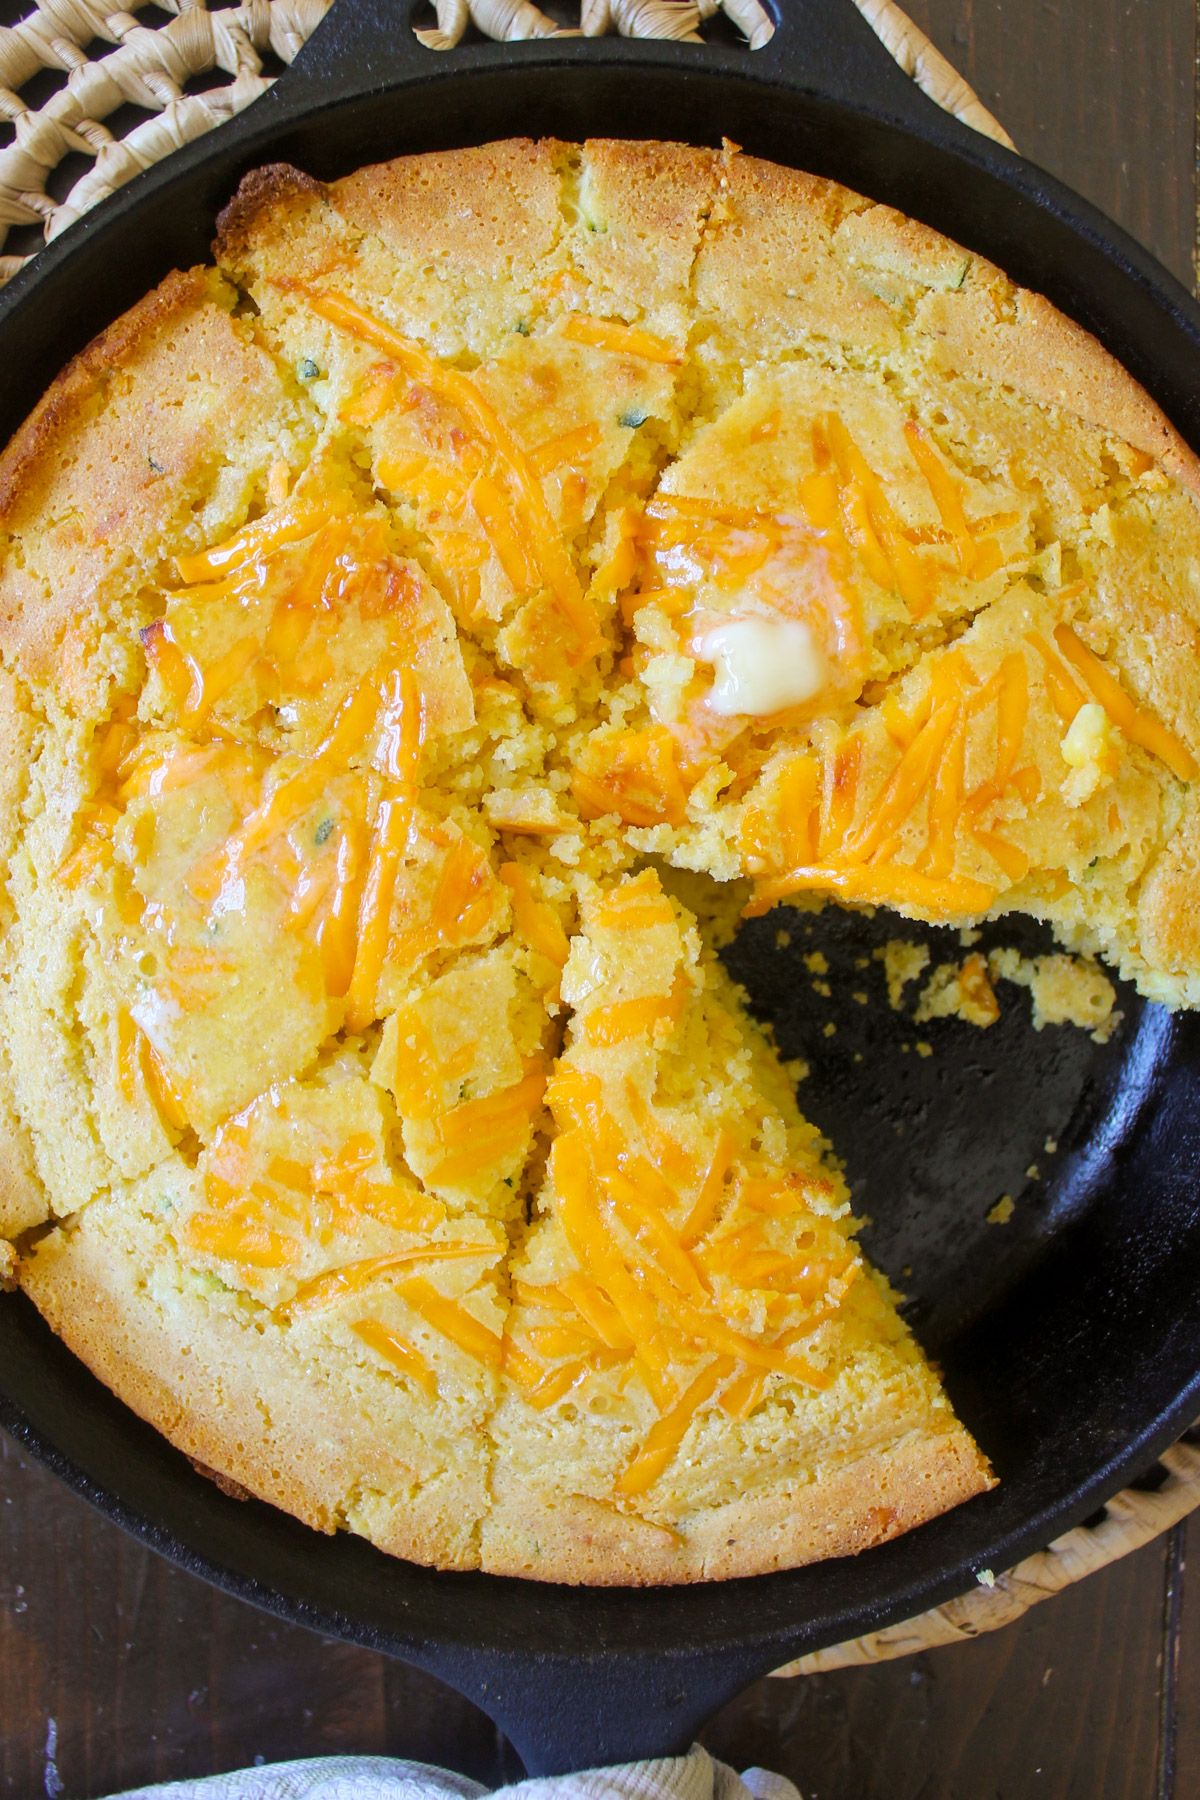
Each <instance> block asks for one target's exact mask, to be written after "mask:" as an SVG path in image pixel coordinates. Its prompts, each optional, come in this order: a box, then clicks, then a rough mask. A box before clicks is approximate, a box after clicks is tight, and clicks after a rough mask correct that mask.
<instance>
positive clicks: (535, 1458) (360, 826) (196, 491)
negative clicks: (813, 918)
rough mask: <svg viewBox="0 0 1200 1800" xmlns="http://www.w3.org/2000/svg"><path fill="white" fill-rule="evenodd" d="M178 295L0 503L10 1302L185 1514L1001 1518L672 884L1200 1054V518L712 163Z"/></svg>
mask: <svg viewBox="0 0 1200 1800" xmlns="http://www.w3.org/2000/svg"><path fill="white" fill-rule="evenodd" d="M216 256H217V267H216V269H214V270H207V271H206V270H194V271H192V272H190V273H188V274H178V275H174V276H172V277H171V278H170V279H169V280H168V281H167V282H166V283H164V284H163V286H162V287H161V288H160V289H158V290H157V291H156V292H155V293H154V294H152V295H150V296H148V297H147V299H146V300H145V301H143V302H142V303H141V305H140V306H138V307H137V308H135V309H134V310H133V312H131V313H130V314H128V315H127V316H126V317H125V318H124V319H122V320H120V321H118V323H117V324H116V325H115V326H113V327H112V328H111V330H110V331H109V332H107V333H106V334H105V335H104V336H103V337H102V338H101V339H99V340H97V342H96V343H95V344H93V345H92V346H90V347H89V349H88V350H87V351H86V352H85V353H84V354H83V355H82V356H81V357H80V358H78V359H77V360H76V362H75V363H73V364H72V365H71V367H70V368H69V369H68V370H67V371H66V372H65V373H64V374H63V375H62V376H61V377H60V378H59V380H58V382H57V383H56V384H55V386H54V387H53V388H52V389H51V391H50V392H49V394H48V395H47V396H46V398H45V399H44V400H43V402H42V404H41V405H40V407H39V408H38V409H37V411H36V412H35V413H34V415H33V416H32V417H31V419H30V420H29V422H28V423H27V424H26V426H25V427H24V428H23V430H22V431H21V432H20V433H19V434H18V436H17V437H16V439H15V440H14V441H13V443H12V444H11V445H10V446H9V448H8V450H7V451H6V452H5V454H4V457H3V459H2V460H0V531H2V532H3V541H2V543H3V563H2V565H0V653H2V655H3V665H4V666H3V671H2V673H0V708H2V709H3V712H4V715H5V720H6V730H5V733H4V738H3V744H4V747H3V751H2V752H0V792H2V794H3V798H4V800H5V802H6V804H5V806H4V807H3V809H2V812H0V818H2V819H3V824H2V825H0V835H2V837H3V871H4V899H3V906H4V920H5V931H4V937H3V951H2V957H0V1238H3V1239H4V1240H6V1242H11V1243H12V1244H13V1245H14V1247H15V1248H14V1250H13V1252H12V1253H11V1254H10V1253H9V1252H8V1251H7V1250H6V1251H5V1255H4V1258H3V1267H4V1268H5V1269H6V1270H7V1269H8V1268H9V1266H10V1264H11V1263H12V1262H13V1260H14V1258H15V1272H16V1276H17V1279H18V1280H19V1282H20V1285H21V1286H22V1287H23V1288H24V1290H25V1291H26V1292H27V1293H28V1294H29V1295H30V1296H31V1297H32V1298H33V1300H34V1301H35V1303H36V1304H37V1305H38V1306H39V1307H40V1308H41V1310H42V1311H43V1313H44V1314H45V1315H46V1317H47V1318H48V1319H49V1320H50V1322H51V1324H52V1325H53V1326H54V1328H55V1329H56V1330H57V1331H58V1332H59V1333H60V1334H61V1335H62V1336H63V1338H64V1339H65V1340H66V1341H67V1343H68V1344H70V1345H71V1346H72V1348H74V1349H75V1350H76V1352H77V1353H78V1354H79V1355H80V1356H81V1357H82V1358H83V1359H84V1360H85V1361H86V1362H87V1363H88V1364H89V1365H90V1366H91V1367H92V1368H93V1369H94V1370H95V1371H96V1372H97V1373H98V1374H99V1375H100V1376H101V1377H102V1378H103V1379H104V1380H105V1381H107V1382H108V1383H109V1385H110V1386H111V1387H112V1388H114V1389H115V1391H116V1392H117V1393H118V1394H120V1395H121V1396H122V1397H123V1398H124V1399H125V1400H126V1401H127V1402H128V1403H129V1404H130V1405H132V1406H133V1407H135V1408H136V1409H137V1410H138V1411H139V1412H140V1413H142V1415H143V1416H144V1417H146V1418H148V1419H150V1420H151V1421H152V1422H153V1423H154V1424H155V1425H156V1426H158V1427H159V1429H160V1430H162V1431H164V1432H165V1433H166V1434H167V1436H168V1437H170V1438H171V1440H172V1441H173V1442H174V1443H176V1444H177V1445H179V1446H180V1447H181V1448H182V1449H184V1450H186V1451H187V1452H188V1454H190V1455H192V1456H193V1457H195V1458H196V1459H197V1460H198V1461H200V1462H202V1463H203V1464H204V1465H205V1466H206V1467H207V1468H209V1469H212V1470H215V1471H216V1472H218V1474H220V1475H221V1476H222V1477H224V1478H228V1479H230V1480H232V1481H235V1482H237V1483H240V1484H241V1485H242V1486H244V1487H245V1488H247V1489H249V1490H250V1491H251V1492H254V1493H256V1494H259V1495H261V1496H262V1497H264V1498H266V1499H269V1500H271V1501H273V1502H274V1503H276V1504H277V1505H279V1506H282V1507H284V1508H286V1509H288V1510H289V1511H291V1512H293V1513H295V1514H296V1515H297V1516H298V1517H300V1518H302V1519H304V1520H306V1521H308V1522H309V1523H310V1524H312V1525H314V1526H315V1527H317V1528H318V1529H321V1530H327V1531H329V1530H336V1529H339V1528H345V1529H350V1530H354V1531H357V1532H360V1533H362V1534H363V1535H365V1536H367V1537H368V1538H370V1539H371V1540H372V1541H373V1542H374V1543H376V1544H378V1545H379V1546H381V1547H382V1548H383V1549H385V1550H387V1551H389V1552H392V1553H394V1554H397V1555H402V1556H407V1557H410V1558H413V1559H415V1560H418V1561H422V1562H426V1563H431V1564H435V1565H437V1566H441V1567H453V1568H484V1569H488V1570H492V1571H495V1572H499V1573H506V1574H515V1575H523V1576H528V1577H533V1578H536V1579H541V1580H547V1581H571V1582H593V1583H622V1582H625V1583H639V1582H671V1581H693V1580H701V1579H718V1578H722V1577H729V1576H735V1575H748V1574H753V1573H756V1572H760V1571H764V1570H768V1569H777V1568H784V1567H789V1566H794V1565H796V1564H798V1563H802V1562H805V1561H810V1560H813V1559H814V1558H818V1557H822V1556H835V1555H844V1554H847V1553H850V1552H854V1551H857V1550H859V1549H862V1548H865V1547H867V1546H868V1545H870V1544H874V1543H878V1542H881V1541H883V1540H884V1539H886V1538H888V1537H891V1536H894V1535H895V1534H896V1533H898V1532H901V1531H904V1530H907V1529H909V1528H910V1527H912V1526H914V1525H918V1524H920V1523H921V1522H922V1521H924V1520H926V1519H929V1518H931V1517H933V1516H935V1515H936V1514H937V1513H939V1512H941V1511H943V1510H944V1509H945V1508H947V1507H950V1506H953V1505H956V1504H958V1503H960V1502H961V1501H964V1500H966V1499H969V1498H970V1497H971V1496H972V1495H975V1494H979V1493H981V1492H982V1491H984V1490H985V1489H986V1488H987V1487H988V1486H989V1485H990V1484H991V1481H992V1476H991V1473H990V1470H989V1467H988V1464H987V1462H986V1459H985V1457H984V1456H983V1455H982V1453H981V1452H980V1451H979V1450H978V1449H977V1447H976V1446H975V1445H974V1443H973V1442H972V1440H971V1438H970V1436H969V1434H968V1433H967V1431H966V1430H965V1429H964V1428H963V1426H962V1425H961V1424H959V1423H958V1421H957V1420H956V1419H955V1417H954V1414H953V1412H952V1410H951V1408H950V1405H949V1402H948V1401H947V1399H946V1397H945V1394H944V1393H943V1391H942V1388H941V1385H940V1382H939V1380H938V1377H937V1375H936V1374H935V1372H934V1371H933V1370H932V1369H931V1367H930V1366H929V1364H928V1363H927V1362H926V1361H925V1359H924V1358H923V1356H922V1354H921V1351H920V1350H919V1348H918V1347H917V1345H916V1343H915V1342H914V1340H913V1338H912V1336H911V1334H910V1333H909V1331H908V1330H907V1328H906V1326H905V1325H904V1324H903V1322H902V1321H901V1319H900V1317H899V1315H898V1313H897V1311H896V1302H895V1296H894V1295H893V1294H892V1293H891V1291H890V1290H889V1288H888V1286H887V1283H886V1282H885V1281H884V1280H883V1279H882V1278H881V1277H880V1276H878V1275H877V1274H876V1273H875V1272H873V1271H872V1270H871V1269H870V1268H869V1267H868V1266H867V1265H866V1263H865V1262H864V1259H863V1257H862V1254H861V1252H860V1251H859V1250H858V1248H857V1246H856V1242H855V1236H854V1231H855V1223H854V1221H853V1219H852V1218H851V1217H850V1214H849V1207H848V1199H847V1194H846V1189H845V1185H844V1183H843V1181H842V1178H841V1176H840V1173H839V1172H838V1169H837V1167H836V1165H835V1163H834V1162H833V1161H832V1159H831V1158H830V1157H829V1155H828V1151H827V1147H826V1146H824V1145H823V1144H822V1143H821V1141H820V1139H819V1138H818V1136H817V1134H816V1132H815V1131H814V1130H813V1128H812V1127H811V1126H809V1125H807V1124H806V1123H805V1122H804V1121H803V1119H802V1118H801V1117H800V1115H799V1113H798V1112H797V1109H796V1104H795V1100H794V1097H793V1094H792V1091H791V1085H790V1083H789V1081H788V1079H787V1077H786V1075H785V1074H784V1072H783V1070H782V1069H781V1068H780V1066H779V1064H778V1062H777V1059H776V1057H775V1054H774V1051H773V1049H772V1048H771V1046H770V1044H769V1042H768V1041H767V1040H766V1039H765V1038H764V1037H763V1036H762V1035H761V1033H760V1032H759V1031H758V1030H757V1028H756V1027H755V1026H754V1025H753V1023H752V1022H751V1021H750V1020H749V1019H748V1018H747V1017H746V1014H745V1010H744V1006H743V1003H742V999H741V997H740V994H739V992H738V990H736V989H735V988H734V987H733V986H732V985H731V984H730V982H729V981H728V979H727V978H726V977H725V975H724V973H723V971H722V969H721V966H720V964H719V963H718V962H717V961H716V960H715V957H714V955H713V953H712V950H711V948H710V947H709V946H708V945H707V944H706V942H705V936H706V932H705V931H702V930H701V928H700V926H699V924H698V923H697V917H696V916H693V914H692V912H690V911H689V910H688V908H687V907H685V906H684V905H682V904H681V902H680V901H679V900H678V899H675V898H672V897H671V894H670V893H669V892H668V891H667V889H668V887H669V886H670V885H671V884H670V883H669V882H666V881H665V879H664V876H665V871H666V869H667V868H668V867H669V866H671V865H673V866H674V867H675V868H676V869H679V870H688V871H691V872H692V875H693V876H694V877H699V878H701V879H702V880H703V881H704V882H706V883H707V884H708V887H709V890H711V891H714V892H715V890H716V888H717V886H718V884H728V883H730V882H732V881H734V880H738V881H741V882H742V883H743V884H744V885H745V891H748V892H749V893H750V901H749V907H748V910H749V911H751V912H757V911H763V910H765V909H766V908H768V907H770V906H772V905H774V904H776V903H778V902H781V901H787V900H789V899H791V898H793V897H796V896H807V895H811V894H816V895H822V896H826V897H830V898H832V899H835V900H837V901H840V902H842V903H844V904H847V905H850V906H853V905H856V904H859V905H860V904H870V905H883V906H885V907H890V908H892V909H894V910H895V911H897V912H899V913H902V914H905V915H906V916H910V917H916V918H921V919H926V920H932V921H935V922H946V923H954V924H958V925H963V926H966V925H970V924H972V923H974V922H978V921H981V920H983V919H987V918H995V917H998V916H1000V915H1002V914H1004V913H1005V912H1009V911H1019V912H1024V913H1027V914H1032V915H1034V916H1036V917H1038V918H1041V919H1044V920H1047V921H1049V922H1050V923H1051V924H1052V925H1053V926H1054V928H1055V930H1056V932H1057V934H1058V936H1059V937H1060V939H1061V941H1062V942H1063V944H1064V945H1065V946H1066V947H1067V948H1070V949H1074V950H1084V951H1087V952H1090V953H1092V954H1099V955H1102V956H1104V957H1105V958H1107V959H1108V960H1109V961H1110V962H1111V963H1112V964H1114V965H1115V966H1116V967H1117V968H1118V969H1119V970H1120V971H1121V972H1122V973H1123V974H1125V975H1126V976H1128V977H1130V978H1131V979H1133V980H1135V981H1136V982H1137V983H1138V985H1139V986H1140V987H1141V989H1142V991H1143V992H1144V993H1146V994H1149V995H1151V996H1152V997H1155V998H1159V999H1163V1000H1166V1001H1167V1002H1168V1003H1169V1004H1172V1005H1190V1004H1194V1003H1196V1001H1197V1000H1198V999H1200V937H1198V936H1197V932H1198V931H1200V925H1198V924H1197V917H1198V912H1197V908H1196V907H1195V905H1194V903H1193V898H1192V896H1193V893H1194V887H1195V877H1196V859H1197V855H1198V854H1200V848H1198V845H1200V838H1198V833H1200V823H1198V809H1197V807H1196V804H1195V801H1194V799H1193V794H1194V791H1195V777H1196V774H1197V767H1198V765H1197V761H1196V758H1197V756H1198V755H1200V732H1198V730H1197V724H1196V720H1197V714H1198V706H1197V700H1198V695H1200V655H1198V644H1197V627H1198V624H1200V596H1198V594H1197V582H1198V580H1200V577H1198V575H1197V571H1198V570H1200V518H1198V516H1197V511H1196V508H1197V500H1198V499H1200V466H1198V465H1197V462H1196V459H1195V458H1194V457H1193V456H1192V454H1191V452H1190V451H1189V450H1188V449H1187V447H1186V446H1185V445H1184V444H1183V442H1182V441H1181V440H1180V439H1179V437H1178V435H1177V434H1176V433H1175V432H1174V431H1173V430H1172V428H1171V427H1170V425H1169V424H1168V423H1167V421H1166V420H1165V419H1164V418H1163V417H1162V415H1161V414H1160V413H1159V412H1158V410H1157V409H1156V408H1155V407H1154V405H1153V404H1152V403H1151V402H1150V400H1149V399H1148V398H1147V397H1146V396H1145V395H1144V394H1143V393H1142V392H1141V391H1140V390H1139V389H1138V388H1137V387H1136V385H1135V384H1134V383H1133V382H1132V380H1131V379H1130V378H1129V377H1128V376H1127V375H1126V374H1125V373H1124V372H1123V371H1122V370H1121V369H1120V368H1119V367H1118V366H1117V365H1116V364H1114V363H1113V362H1112V361H1111V359H1110V358H1108V357H1107V356H1106V355H1105V353H1104V352H1103V351H1102V350H1101V349H1100V348H1099V346H1098V345H1096V344H1095V343H1094V342H1093V340H1091V339H1090V338H1088V337H1087V336H1086V334H1084V333H1083V332H1082V331H1080V330H1079V329H1078V328H1077V327H1075V326H1073V325H1071V324H1070V323H1069V322H1068V321H1066V320H1065V319H1063V318H1062V317H1060V316H1059V315H1058V314H1057V313H1055V312H1054V311H1053V309H1052V308H1050V307H1049V306H1048V305H1047V304H1046V303H1045V302H1044V301H1042V300H1040V299H1039V298H1038V297H1037V296H1035V295H1030V294H1026V293H1023V292H1022V291H1020V290H1018V289H1016V288H1014V287H1013V286H1012V285H1011V283H1009V282H1008V281H1007V280H1006V278H1005V277H1004V276H1003V275H1002V274H1001V273H1000V272H999V271H998V270H996V269H994V268H992V267H991V266H990V265H988V264H986V263H983V262H982V261H981V260H980V259H979V258H977V257H975V256H973V255H972V254H971V253H969V252H968V251H966V250H963V249H960V248H959V247H958V246H956V245H953V244H950V243H948V242H947V241H946V240H944V239H942V238H940V237H938V236H937V235H936V234H934V233H933V232H931V231H928V230H927V229H925V228H924V227H923V226H920V225H917V224H915V223H914V222H913V221H911V220H907V219H904V218H902V217H900V216H899V215H897V214H895V213H893V212H891V211H889V210H888V209H887V208H885V207H881V206H876V205H873V204H872V203H871V202H869V201H867V200H865V199H863V198H861V197H860V196H857V195H854V194H851V193H849V192H848V191H846V190H845V189H842V188H839V187H837V186H836V185H834V184H832V183H828V182H823V181H818V180H815V179H814V178H811V177H808V176H805V175H800V174H797V173H794V172H792V171H787V170H783V169H777V168H774V167H771V166H770V165H766V164H762V163H757V162H755V161H753V160H752V159H750V158H745V157H742V156H740V155H739V154H737V153H736V152H735V151H734V150H733V148H732V147H728V146H727V148H726V149H725V151H723V152H720V153H717V152H711V151H707V150H697V149H690V148H686V147H683V146H673V145H664V144H628V143H594V144H589V145H585V146H583V147H582V148H579V147H573V146H570V145H563V144H557V143H540V144H530V143H512V144H493V145H487V146H484V147H482V148H479V149H474V150H466V151H457V152H447V153H444V154H439V155H435V156H427V157H413V158H405V159H400V160H399V161H397V162H395V163H391V164H387V165H383V166H381V167H379V168H374V169H364V170H360V171H359V172H358V173H357V174H355V175H352V176H350V177H348V178H346V179H345V180H344V181H341V182H338V183H335V184H333V186H331V187H325V186H322V185H321V184H319V183H317V182H314V181H312V180H311V179H309V178H308V177H307V176H305V175H303V174H301V173H300V172H298V171H296V170H293V169H289V168H285V167H277V168H272V169H268V170H263V171H259V172H258V173H257V174H256V175H253V176H251V177H249V178H248V179H247V181H246V182H245V183H244V184H243V186H242V189H241V190H240V192H239V194H238V196H237V197H236V199H235V200H234V202H233V203H232V205H231V206H230V207H229V208H228V210H227V211H226V213H225V214H224V215H223V217H222V220H221V223H220V232H219V237H218V242H217V246H216ZM672 879H680V878H672ZM697 891H699V890H697ZM697 904H698V906H699V903H697ZM699 914H700V915H702V916H705V917H707V916H708V915H707V913H706V912H705V908H704V906H699ZM715 916H716V912H715V911H714V913H713V917H715ZM707 935H708V936H709V937H711V936H712V935H713V933H712V931H711V929H708V930H707ZM835 1148H836V1147H835Z"/></svg>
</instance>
